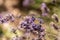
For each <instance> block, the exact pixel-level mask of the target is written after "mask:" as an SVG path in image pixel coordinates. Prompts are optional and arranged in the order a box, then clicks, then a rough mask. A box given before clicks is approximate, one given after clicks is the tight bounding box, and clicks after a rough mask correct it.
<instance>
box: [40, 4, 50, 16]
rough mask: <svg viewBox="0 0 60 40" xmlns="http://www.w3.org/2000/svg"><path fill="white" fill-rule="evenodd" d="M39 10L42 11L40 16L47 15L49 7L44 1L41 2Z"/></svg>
mask: <svg viewBox="0 0 60 40" xmlns="http://www.w3.org/2000/svg"><path fill="white" fill-rule="evenodd" d="M41 11H42V16H47V15H48V13H49V9H48V7H47V5H46V4H45V3H42V4H41Z"/></svg>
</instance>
